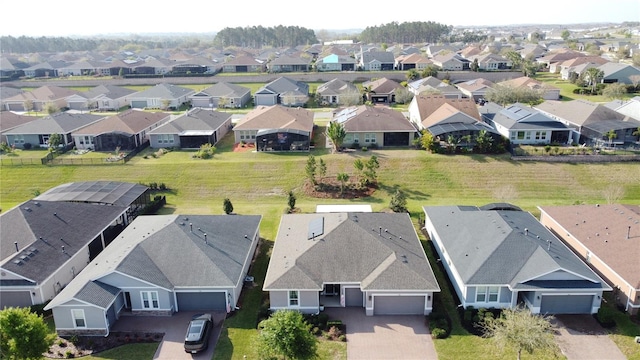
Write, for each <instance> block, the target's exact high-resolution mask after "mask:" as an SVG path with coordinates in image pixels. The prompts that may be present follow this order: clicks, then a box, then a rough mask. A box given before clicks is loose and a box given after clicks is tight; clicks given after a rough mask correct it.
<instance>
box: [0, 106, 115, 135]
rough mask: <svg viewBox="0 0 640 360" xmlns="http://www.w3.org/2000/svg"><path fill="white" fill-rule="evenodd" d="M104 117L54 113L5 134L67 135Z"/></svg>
mask: <svg viewBox="0 0 640 360" xmlns="http://www.w3.org/2000/svg"><path fill="white" fill-rule="evenodd" d="M104 117H105V116H104V115H92V114H70V113H66V112H62V113H56V114H53V115H49V116H46V117H43V118H40V119H38V120H35V121H31V122H28V123H26V124H24V125H22V126H17V127H15V128H13V129H11V130H9V131H7V132H5V135H7V134H18V135H19V134H36V135H39V134H54V133H57V134H61V135H63V134H68V133H71V132H73V131H75V130H78V129H81V128H83V127H85V126H87V125H89V124H91V123H94V122H96V121H98V120H100V119H102V118H104Z"/></svg>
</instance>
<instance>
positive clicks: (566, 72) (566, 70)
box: [560, 62, 600, 81]
mask: <svg viewBox="0 0 640 360" xmlns="http://www.w3.org/2000/svg"><path fill="white" fill-rule="evenodd" d="M598 66H600V64H598V63H593V62H586V63H582V64H579V65H575V66H570V67H562V70H560V78H561V79H562V80H568V81H574V79H578V78H579V77H580V76H581V75H583V74H584V73H585V72H586V71H587V70H589V69H591V68H597V67H598Z"/></svg>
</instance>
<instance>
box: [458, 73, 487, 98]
mask: <svg viewBox="0 0 640 360" xmlns="http://www.w3.org/2000/svg"><path fill="white" fill-rule="evenodd" d="M455 86H456V87H457V88H458V90H460V91H461V92H462V95H463V97H468V98H472V99H473V100H474V101H476V102H478V101H480V100H481V99H484V98H485V96H486V95H487V92H488V91H489V90H491V88H493V87H494V86H495V83H494V82H493V81H490V80H487V79H484V78H477V79H472V80H467V81H465V82H461V83H457V84H456V85H455Z"/></svg>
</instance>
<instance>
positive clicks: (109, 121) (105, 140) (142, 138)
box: [71, 109, 171, 151]
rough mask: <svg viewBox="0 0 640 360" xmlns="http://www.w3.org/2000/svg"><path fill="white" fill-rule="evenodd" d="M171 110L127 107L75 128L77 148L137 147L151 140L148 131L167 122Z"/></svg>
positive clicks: (111, 149)
mask: <svg viewBox="0 0 640 360" xmlns="http://www.w3.org/2000/svg"><path fill="white" fill-rule="evenodd" d="M170 118H171V114H169V113H164V112H147V111H140V110H134V109H132V110H127V111H125V112H121V113H119V114H117V115H112V116H108V117H105V118H103V119H101V120H99V121H96V122H94V123H93V124H91V125H88V126H85V127H83V128H81V129H78V130H75V131H74V132H73V133H72V134H71V135H72V136H73V141H74V143H75V146H76V148H77V149H92V150H95V151H114V150H116V149H120V150H123V151H124V150H133V149H136V148H139V147H142V146H146V145H147V144H148V143H149V134H148V132H149V131H151V130H153V129H155V128H157V127H158V126H160V125H162V124H164V123H166V122H167V121H169V119H170Z"/></svg>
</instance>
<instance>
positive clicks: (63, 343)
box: [58, 340, 67, 348]
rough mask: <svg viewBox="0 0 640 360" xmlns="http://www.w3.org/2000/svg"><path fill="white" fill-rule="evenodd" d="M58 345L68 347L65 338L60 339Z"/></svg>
mask: <svg viewBox="0 0 640 360" xmlns="http://www.w3.org/2000/svg"><path fill="white" fill-rule="evenodd" d="M58 346H60V347H61V348H63V347H67V343H66V341H64V340H58Z"/></svg>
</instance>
